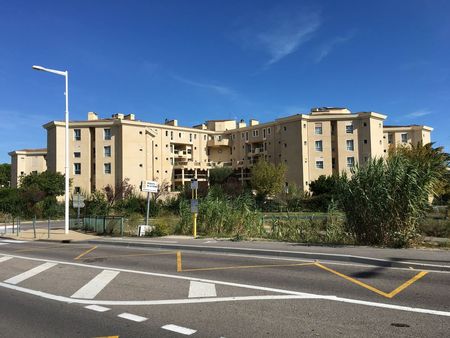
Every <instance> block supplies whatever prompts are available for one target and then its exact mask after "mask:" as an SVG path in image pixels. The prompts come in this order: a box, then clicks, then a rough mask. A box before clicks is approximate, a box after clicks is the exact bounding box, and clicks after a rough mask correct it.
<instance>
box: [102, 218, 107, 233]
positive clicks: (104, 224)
mask: <svg viewBox="0 0 450 338" xmlns="http://www.w3.org/2000/svg"><path fill="white" fill-rule="evenodd" d="M105 233H106V216H103V235H104V234H105Z"/></svg>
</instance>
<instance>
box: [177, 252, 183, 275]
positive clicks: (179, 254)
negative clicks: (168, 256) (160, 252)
mask: <svg viewBox="0 0 450 338" xmlns="http://www.w3.org/2000/svg"><path fill="white" fill-rule="evenodd" d="M181 271H182V267H181V251H177V272H181Z"/></svg>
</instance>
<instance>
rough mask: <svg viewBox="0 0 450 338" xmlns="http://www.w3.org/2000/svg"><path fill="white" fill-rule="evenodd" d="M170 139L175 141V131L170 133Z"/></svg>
mask: <svg viewBox="0 0 450 338" xmlns="http://www.w3.org/2000/svg"><path fill="white" fill-rule="evenodd" d="M170 139H171V140H173V131H171V132H170Z"/></svg>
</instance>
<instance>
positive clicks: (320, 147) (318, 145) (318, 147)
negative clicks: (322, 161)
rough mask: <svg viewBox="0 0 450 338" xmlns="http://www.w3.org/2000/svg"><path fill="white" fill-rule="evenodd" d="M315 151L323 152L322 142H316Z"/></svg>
mask: <svg viewBox="0 0 450 338" xmlns="http://www.w3.org/2000/svg"><path fill="white" fill-rule="evenodd" d="M316 151H323V146H322V141H316Z"/></svg>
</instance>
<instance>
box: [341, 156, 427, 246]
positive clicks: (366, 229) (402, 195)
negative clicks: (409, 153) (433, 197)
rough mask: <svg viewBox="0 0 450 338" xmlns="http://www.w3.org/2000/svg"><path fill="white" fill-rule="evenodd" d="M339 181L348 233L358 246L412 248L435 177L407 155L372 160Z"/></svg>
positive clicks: (357, 167)
mask: <svg viewBox="0 0 450 338" xmlns="http://www.w3.org/2000/svg"><path fill="white" fill-rule="evenodd" d="M352 173H353V176H352V177H351V178H348V177H347V176H346V175H343V176H342V177H341V179H340V181H339V184H338V189H339V197H340V202H341V205H342V208H343V210H344V212H345V214H346V227H347V230H348V231H349V232H350V233H351V234H352V235H353V236H354V238H355V240H356V241H357V243H360V244H369V245H386V246H392V247H403V246H408V245H409V244H411V242H412V241H413V240H414V239H415V238H416V237H417V227H418V224H419V221H420V220H421V219H422V218H423V217H424V215H425V212H426V209H427V207H428V196H429V195H430V193H431V192H432V185H431V183H432V182H433V180H434V178H435V176H434V175H433V172H424V171H423V170H420V168H419V167H418V166H417V165H416V164H415V163H414V162H413V161H410V160H408V158H406V157H405V156H402V155H395V156H391V157H390V158H388V159H387V160H383V159H375V160H371V161H370V162H369V163H368V164H367V165H366V166H364V167H359V166H356V167H355V168H354V169H353V170H352Z"/></svg>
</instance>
